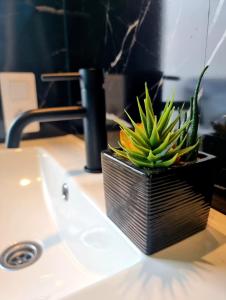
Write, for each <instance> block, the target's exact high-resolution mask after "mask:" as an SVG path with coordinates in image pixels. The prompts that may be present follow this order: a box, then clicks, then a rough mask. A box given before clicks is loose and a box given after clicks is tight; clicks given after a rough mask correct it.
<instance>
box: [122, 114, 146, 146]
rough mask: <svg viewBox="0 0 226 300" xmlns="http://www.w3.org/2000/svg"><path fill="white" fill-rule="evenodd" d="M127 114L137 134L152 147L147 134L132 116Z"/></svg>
mask: <svg viewBox="0 0 226 300" xmlns="http://www.w3.org/2000/svg"><path fill="white" fill-rule="evenodd" d="M125 113H126V115H127V117H128V118H129V119H130V122H131V124H132V125H133V127H134V129H135V131H136V132H137V135H138V136H139V137H140V138H141V139H142V140H143V142H144V143H146V144H147V145H150V142H149V140H148V138H147V136H146V133H145V132H144V131H143V130H142V129H141V128H140V127H139V126H138V125H137V124H136V123H135V122H134V121H133V119H132V118H131V116H130V115H129V114H128V112H127V111H126V110H125Z"/></svg>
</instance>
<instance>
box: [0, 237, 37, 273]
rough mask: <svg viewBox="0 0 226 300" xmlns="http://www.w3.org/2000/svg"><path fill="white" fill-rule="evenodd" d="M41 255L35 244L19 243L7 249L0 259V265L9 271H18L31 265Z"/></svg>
mask: <svg viewBox="0 0 226 300" xmlns="http://www.w3.org/2000/svg"><path fill="white" fill-rule="evenodd" d="M41 254H42V248H41V246H40V245H39V244H37V243H35V242H20V243H17V244H14V245H12V246H10V247H8V248H7V249H6V250H5V251H4V252H3V253H2V255H1V257H0V264H1V265H2V266H3V267H4V268H6V269H10V270H19V269H22V268H25V267H28V266H30V265H32V264H33V263H34V262H36V261H37V260H38V259H39V257H40V256H41Z"/></svg>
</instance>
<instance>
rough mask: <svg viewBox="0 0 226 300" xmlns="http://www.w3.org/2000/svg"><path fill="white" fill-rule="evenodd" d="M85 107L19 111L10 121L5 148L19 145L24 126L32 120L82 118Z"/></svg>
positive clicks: (51, 120) (46, 120)
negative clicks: (11, 121)
mask: <svg viewBox="0 0 226 300" xmlns="http://www.w3.org/2000/svg"><path fill="white" fill-rule="evenodd" d="M85 116H86V109H85V108H83V107H80V106H66V107H51V108H39V109H32V110H28V111H25V112H23V113H21V114H20V115H19V116H17V118H16V119H15V120H14V122H13V123H12V125H11V127H10V129H9V132H8V134H7V136H6V147H7V148H18V147H20V141H21V137H22V133H23V130H24V128H25V127H26V126H27V125H29V124H30V123H32V122H54V121H67V120H76V119H82V118H84V117H85Z"/></svg>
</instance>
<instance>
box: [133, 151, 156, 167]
mask: <svg viewBox="0 0 226 300" xmlns="http://www.w3.org/2000/svg"><path fill="white" fill-rule="evenodd" d="M128 158H129V160H130V161H131V162H132V163H133V164H134V165H135V166H137V167H141V168H143V167H146V168H153V167H154V163H153V162H150V161H148V160H147V159H142V160H141V159H136V158H134V157H132V156H131V155H130V154H128Z"/></svg>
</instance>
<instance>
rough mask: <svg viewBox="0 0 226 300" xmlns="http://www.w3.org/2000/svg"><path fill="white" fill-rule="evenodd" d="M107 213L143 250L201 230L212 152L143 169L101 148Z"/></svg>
mask: <svg viewBox="0 0 226 300" xmlns="http://www.w3.org/2000/svg"><path fill="white" fill-rule="evenodd" d="M102 170H103V177H104V191H105V200H106V208H107V215H108V217H109V218H110V219H111V220H112V221H113V222H114V223H115V224H116V225H117V226H118V227H119V228H120V229H121V230H122V231H123V232H124V233H125V234H126V235H127V236H128V237H129V238H130V239H131V240H132V241H133V243H134V244H135V245H136V246H137V247H138V248H139V249H140V250H141V251H142V252H144V253H145V254H152V253H154V252H157V251H159V250H161V249H163V248H166V247H168V246H170V245H173V244H175V243H177V242H179V241H181V240H183V239H185V238H187V237H189V236H191V235H193V234H195V233H197V232H199V231H201V230H203V229H205V227H206V225H207V221H208V215H209V210H210V205H211V199H212V191H213V182H214V174H215V157H214V156H212V155H209V154H206V153H201V152H200V153H199V159H198V160H197V162H193V163H187V164H185V165H183V166H175V167H171V168H162V169H155V170H152V171H145V170H144V169H140V168H137V167H135V166H133V165H132V164H130V162H129V161H127V160H124V159H122V158H118V157H116V156H115V155H114V154H113V152H112V151H110V150H106V151H104V152H103V153H102Z"/></svg>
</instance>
